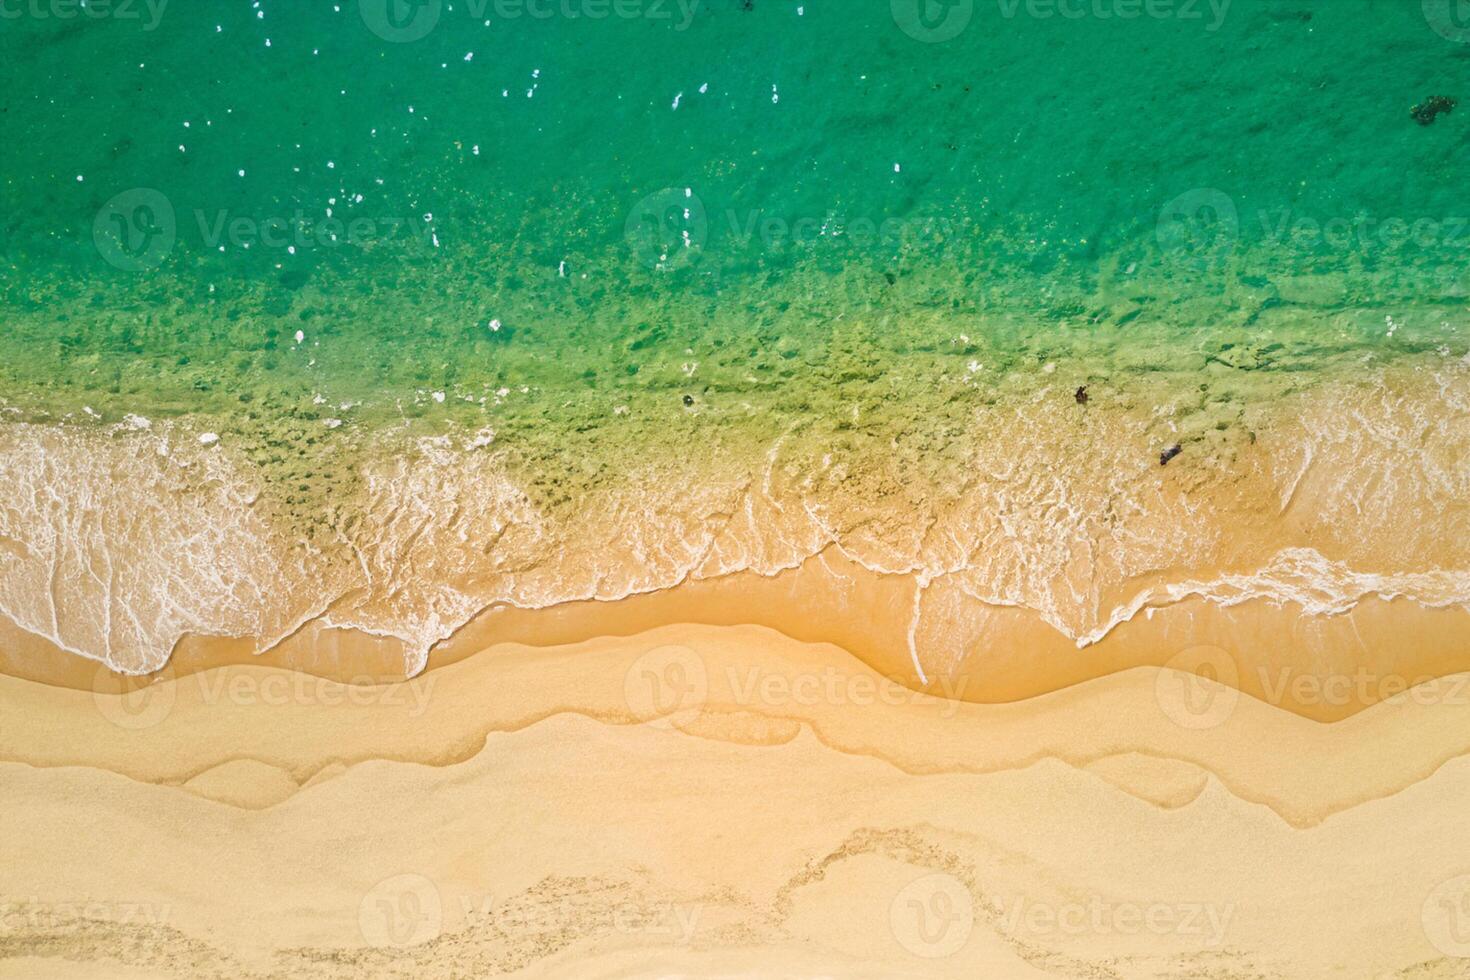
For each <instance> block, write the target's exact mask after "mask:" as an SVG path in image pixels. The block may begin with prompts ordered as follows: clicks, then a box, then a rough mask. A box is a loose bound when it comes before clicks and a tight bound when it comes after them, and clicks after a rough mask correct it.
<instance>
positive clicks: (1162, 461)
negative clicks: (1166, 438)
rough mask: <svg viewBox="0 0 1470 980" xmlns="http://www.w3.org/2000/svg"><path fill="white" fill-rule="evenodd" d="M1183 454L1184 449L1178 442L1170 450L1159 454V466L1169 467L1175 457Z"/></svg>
mask: <svg viewBox="0 0 1470 980" xmlns="http://www.w3.org/2000/svg"><path fill="white" fill-rule="evenodd" d="M1182 452H1184V447H1183V446H1181V445H1179V444H1178V443H1177V442H1176V443H1175V444H1174V445H1172V446H1170V447H1169V448H1168V449H1165V450H1164V451H1163V452H1161V453H1159V465H1160V466H1168V465H1169V460H1171V459H1173V458H1174V457H1175V456H1178V455H1179V454H1180V453H1182Z"/></svg>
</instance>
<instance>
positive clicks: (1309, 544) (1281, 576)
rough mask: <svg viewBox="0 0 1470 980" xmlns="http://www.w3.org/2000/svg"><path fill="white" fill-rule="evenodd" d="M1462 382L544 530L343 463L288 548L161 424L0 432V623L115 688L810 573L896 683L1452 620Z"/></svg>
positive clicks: (1011, 441)
mask: <svg viewBox="0 0 1470 980" xmlns="http://www.w3.org/2000/svg"><path fill="white" fill-rule="evenodd" d="M1467 379H1470V369H1466V367H1465V366H1463V365H1458V364H1456V365H1451V366H1449V367H1444V366H1440V367H1437V368H1436V369H1435V370H1434V371H1433V372H1420V373H1418V374H1416V373H1413V372H1409V373H1407V374H1402V375H1400V376H1390V375H1383V376H1380V377H1377V378H1374V379H1370V381H1369V382H1363V383H1346V382H1340V383H1334V384H1323V385H1321V386H1320V387H1318V388H1315V389H1312V390H1309V391H1308V392H1306V393H1304V394H1302V395H1300V396H1297V397H1295V398H1293V399H1291V400H1289V401H1288V402H1287V403H1285V404H1284V405H1283V406H1281V407H1280V408H1270V409H1261V414H1259V417H1257V418H1254V419H1253V420H1248V421H1249V422H1250V424H1251V425H1252V430H1251V431H1252V433H1253V435H1252V438H1251V440H1249V441H1248V442H1246V443H1244V444H1242V445H1240V446H1237V447H1234V449H1232V450H1231V451H1230V452H1229V453H1226V452H1224V451H1223V450H1219V449H1217V450H1215V451H1213V452H1212V455H1211V456H1210V457H1209V458H1205V459H1185V460H1178V461H1175V462H1174V463H1173V464H1172V465H1171V466H1169V467H1167V468H1163V467H1159V466H1158V465H1157V463H1156V462H1154V461H1153V460H1152V456H1151V454H1150V450H1151V440H1152V439H1153V437H1152V436H1151V435H1150V429H1149V425H1150V422H1149V421H1148V420H1147V419H1144V418H1140V417H1136V416H1135V415H1134V414H1133V413H1132V412H1131V411H1130V410H1126V409H1103V408H1094V407H1090V408H1089V410H1088V411H1087V412H1086V413H1078V412H1077V411H1076V410H1075V406H1070V407H1061V406H1059V405H1058V403H1057V402H1055V401H1053V400H1051V399H1044V398H1042V397H1040V396H1039V395H1033V396H1028V397H1026V398H1024V399H1022V400H1020V401H1019V402H1018V403H1014V404H1011V403H1005V404H997V405H995V406H990V407H985V408H977V409H976V410H975V411H974V413H973V417H972V419H971V430H970V431H969V432H968V433H967V434H964V435H962V436H960V437H957V440H956V442H955V445H954V446H953V447H951V451H956V452H957V451H958V449H959V448H962V449H963V452H962V453H959V455H960V458H961V459H962V464H961V465H960V467H959V468H958V469H957V470H956V471H955V473H954V478H953V481H952V482H949V483H945V484H942V485H940V484H936V485H932V486H931V485H916V484H914V483H913V481H912V480H908V482H907V484H904V483H901V482H896V481H900V480H903V479H904V474H903V473H902V472H901V469H902V467H903V466H904V465H905V464H903V463H902V461H900V460H885V459H884V458H883V457H882V456H881V455H876V450H877V447H873V448H871V449H864V448H862V447H858V448H856V449H853V450H850V451H849V452H847V453H845V454H843V455H842V456H840V457H834V455H833V454H832V452H831V451H830V449H831V447H830V446H826V445H823V444H818V445H817V446H814V447H813V446H807V445H805V444H804V443H802V442H801V441H800V440H799V439H798V438H797V436H796V434H795V433H794V432H790V431H788V433H787V434H785V435H783V436H781V437H780V438H779V439H778V440H777V441H776V442H775V443H774V444H772V445H768V446H764V447H761V450H760V453H759V455H757V456H754V457H752V458H751V459H749V461H748V462H747V461H746V460H745V459H744V458H743V457H741V456H739V455H738V454H725V455H723V456H718V457H717V458H714V459H708V460H707V459H698V460H687V461H679V460H676V459H645V460H641V461H638V462H637V463H634V464H630V465H629V467H628V468H627V470H625V471H624V472H623V473H622V474H621V475H620V477H619V479H618V480H617V481H616V482H614V483H610V484H606V485H602V486H599V487H598V488H596V489H595V490H588V491H586V494H585V495H584V496H580V497H578V498H576V501H575V506H573V507H570V508H567V507H559V506H553V505H552V504H550V503H548V502H545V501H538V500H537V499H536V498H535V496H534V495H533V494H531V493H530V492H528V490H527V489H523V484H522V482H521V481H522V480H523V479H524V474H522V475H521V476H516V475H515V473H516V472H518V471H516V469H515V466H514V463H513V459H512V457H510V456H507V455H506V454H504V453H501V452H497V451H495V450H493V449H492V448H488V447H486V446H485V445H483V444H477V445H476V448H469V443H466V444H465V445H463V446H462V445H460V442H461V440H457V439H455V438H452V437H449V436H445V437H439V438H436V439H423V440H419V441H418V442H416V443H414V444H413V445H411V446H406V447H399V448H396V449H395V448H393V447H392V445H391V444H389V443H383V444H377V443H371V442H370V443H369V444H365V445H362V446H359V447H357V448H356V449H355V450H354V452H355V454H356V456H357V457H358V458H359V459H360V463H359V464H357V469H356V471H355V474H356V475H355V477H354V479H355V481H356V485H357V486H358V487H359V488H360V489H359V490H358V491H357V492H356V493H355V494H344V495H343V497H342V498H341V499H337V500H333V501H331V502H330V503H329V505H327V506H325V507H324V509H323V510H321V511H320V512H319V513H318V517H317V519H316V523H315V524H310V525H305V526H304V525H303V524H302V523H301V521H300V520H299V519H294V518H292V517H291V516H290V514H291V512H290V511H289V509H287V508H285V507H284V506H283V505H282V504H281V502H280V501H279V500H277V499H276V498H275V497H273V496H272V495H271V493H270V492H269V491H270V485H269V484H263V483H261V481H260V479H259V478H258V477H257V476H256V475H254V474H253V472H252V469H251V464H250V463H249V462H248V461H247V460H245V459H243V458H241V457H240V456H239V455H237V454H232V452H231V449H230V447H229V446H228V445H220V446H212V447H205V446H202V445H199V444H198V442H197V440H194V439H191V438H189V437H188V434H187V430H185V429H183V428H182V427H181V426H179V425H168V424H159V425H155V426H154V427H152V428H151V429H149V430H137V429H136V428H133V427H127V426H123V427H120V428H116V429H113V430H110V431H109V430H89V429H71V428H67V429H63V428H58V427H45V426H32V425H11V426H7V427H6V428H5V430H4V434H3V438H4V439H5V443H6V446H5V449H6V452H5V453H4V456H3V460H0V485H3V486H4V487H5V488H7V490H8V492H7V494H6V497H7V500H8V501H9V504H8V506H6V507H5V508H4V509H3V510H0V540H3V541H5V542H6V546H5V547H4V548H3V549H0V610H3V612H4V613H5V614H6V615H7V616H8V617H9V618H10V619H11V620H12V621H13V622H14V623H16V624H18V625H19V626H20V627H22V628H23V629H25V630H27V631H28V632H30V633H32V634H35V635H36V636H38V637H42V638H44V639H46V640H47V641H49V642H50V643H51V644H53V645H54V646H55V647H57V648H60V649H61V650H65V651H69V652H72V653H76V654H81V655H82V656H85V657H89V658H91V659H94V660H98V661H101V662H103V663H105V664H107V665H108V666H109V667H111V668H112V669H114V670H118V671H123V672H128V673H146V672H150V671H153V670H157V669H158V668H160V667H161V666H162V665H163V664H164V663H165V662H166V660H167V658H168V656H169V654H170V652H171V651H172V650H173V649H174V648H175V646H176V645H177V644H178V643H179V642H180V640H181V639H182V638H184V637H186V636H189V635H199V636H216V637H241V638H249V639H250V640H251V641H252V642H253V644H254V646H255V649H256V650H257V651H260V650H266V649H270V648H272V647H274V646H276V645H277V644H279V643H281V642H282V641H283V640H284V639H285V638H288V637H290V636H292V635H294V634H296V633H297V632H298V631H300V630H301V629H302V627H303V625H304V624H309V623H315V624H316V625H317V626H318V627H329V628H338V629H347V630H352V631H356V632H358V633H360V634H362V635H364V636H369V637H391V638H394V639H395V640H397V641H399V642H401V644H402V648H403V669H404V670H405V671H406V673H408V674H409V675H412V674H415V673H418V672H419V671H421V670H423V669H424V668H425V666H426V665H427V664H428V660H429V653H430V650H431V648H434V647H435V645H436V644H441V645H442V644H443V643H444V641H446V640H448V639H450V638H452V637H454V636H455V635H456V634H457V633H459V632H460V631H461V630H463V629H464V628H465V627H466V624H469V623H471V622H472V621H476V620H477V619H483V618H484V617H485V616H486V615H487V612H495V611H500V610H515V609H521V610H547V609H555V608H558V607H564V606H567V605H568V604H575V603H578V602H585V601H596V602H603V603H606V602H613V601H617V600H624V599H628V598H629V597H635V596H644V597H647V596H650V595H656V594H658V593H660V592H664V591H669V590H672V591H675V592H677V591H679V590H685V591H687V590H689V589H691V588H694V587H696V586H698V587H703V586H704V585H707V584H708V583H717V582H721V581H729V580H734V579H739V578H741V577H742V576H757V577H766V578H775V579H782V580H783V581H784V580H788V579H790V578H792V577H793V576H799V575H801V574H802V570H804V569H807V568H809V567H810V566H811V565H812V563H813V562H823V563H825V562H826V561H827V558H828V557H829V556H838V557H840V558H841V559H842V563H843V564H844V565H848V566H851V567H852V568H853V569H854V570H855V571H856V573H857V574H860V575H866V576H869V577H876V578H877V579H880V580H882V579H892V580H894V581H895V582H904V583H908V584H907V585H905V586H904V588H905V589H906V591H907V592H908V595H909V599H908V600H906V601H905V602H904V608H902V609H897V608H895V609H893V610H892V611H891V612H890V613H888V614H886V615H888V616H889V618H890V620H891V623H892V624H893V625H894V626H895V627H896V628H897V629H898V633H897V637H898V639H899V642H900V643H901V645H902V648H903V649H905V650H906V651H907V652H908V655H909V658H910V660H911V663H910V666H911V668H912V669H913V672H914V675H915V676H916V678H917V679H919V680H920V681H921V682H923V681H926V680H928V679H930V678H933V677H934V676H937V675H953V674H954V673H955V672H956V671H959V670H961V669H963V668H964V667H965V665H966V663H967V662H968V661H970V660H971V659H972V658H974V657H975V656H976V655H977V653H980V652H983V650H984V649H985V648H986V647H993V646H995V645H996V644H997V643H998V642H1001V637H1002V634H998V633H997V630H1001V631H1002V633H1004V631H1007V630H1010V629H1012V627H1011V626H1008V625H1006V624H1013V623H1014V622H1016V616H1017V615H1021V614H1024V615H1027V616H1033V617H1035V618H1037V619H1038V620H1039V621H1040V623H1043V624H1045V626H1046V628H1047V629H1049V630H1050V631H1051V634H1052V637H1053V639H1055V640H1063V641H1065V642H1066V644H1067V645H1069V646H1072V647H1087V648H1096V647H1098V646H1099V645H1100V644H1102V643H1103V641H1104V640H1106V639H1107V638H1109V637H1110V636H1112V635H1113V634H1114V633H1115V632H1116V631H1117V630H1118V629H1119V627H1121V626H1123V625H1125V624H1130V623H1132V622H1133V621H1134V620H1135V619H1136V617H1137V616H1138V615H1139V613H1140V612H1147V613H1148V614H1149V615H1150V616H1152V615H1155V614H1156V613H1157V612H1159V611H1160V610H1161V609H1164V608H1167V607H1180V606H1184V605H1189V604H1191V603H1193V602H1196V601H1203V602H1205V603H1208V604H1211V605H1214V606H1217V607H1220V608H1222V609H1223V608H1228V607H1234V606H1239V605H1242V604H1246V603H1250V602H1252V601H1254V600H1263V601H1266V602H1269V603H1275V604H1287V605H1291V606H1293V607H1297V608H1299V610H1300V611H1301V612H1302V613H1303V614H1305V615H1307V616H1312V617H1329V616H1333V615H1338V614H1342V613H1345V612H1347V611H1349V610H1351V609H1353V608H1354V607H1355V606H1356V605H1357V604H1359V603H1360V602H1361V601H1362V600H1363V599H1364V598H1365V597H1369V596H1376V597H1381V598H1385V599H1387V598H1395V599H1401V600H1404V601H1407V602H1411V603H1414V604H1417V605H1419V606H1422V607H1424V608H1426V609H1435V608H1448V607H1457V606H1458V607H1464V606H1465V605H1466V603H1467V602H1470V517H1467V508H1466V501H1467V500H1470V474H1467V472H1466V471H1465V469H1464V467H1463V465H1461V462H1460V461H1462V460H1463V459H1464V458H1466V457H1467V456H1470V422H1467V419H1470V414H1467V412H1470V409H1467V405H1470V380H1467ZM1043 394H1044V393H1043ZM1343 403H1351V404H1353V405H1354V406H1355V408H1354V410H1353V411H1352V412H1351V413H1348V414H1346V415H1344V414H1343V413H1341V412H1340V411H1339V410H1338V406H1339V405H1341V404H1343ZM466 438H468V437H466ZM1205 448H1206V447H1205V446H1203V445H1201V446H1200V447H1199V450H1200V451H1204V450H1205ZM1227 448H1228V447H1227ZM818 450H820V451H821V452H820V455H819V454H818ZM1282 500H1286V501H1287V505H1286V506H1284V507H1283V506H1281V504H1280V502H1281V501H1282ZM793 502H795V503H796V504H797V505H796V506H793ZM828 567H829V568H830V567H831V566H828ZM808 577H810V576H808ZM751 615H756V616H757V617H758V616H759V610H756V611H755V612H754V613H751ZM772 625H776V624H774V623H773V624H772ZM1053 645H1054V644H1053ZM1137 662H1147V661H1146V660H1144V659H1140V660H1138V661H1137Z"/></svg>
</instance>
